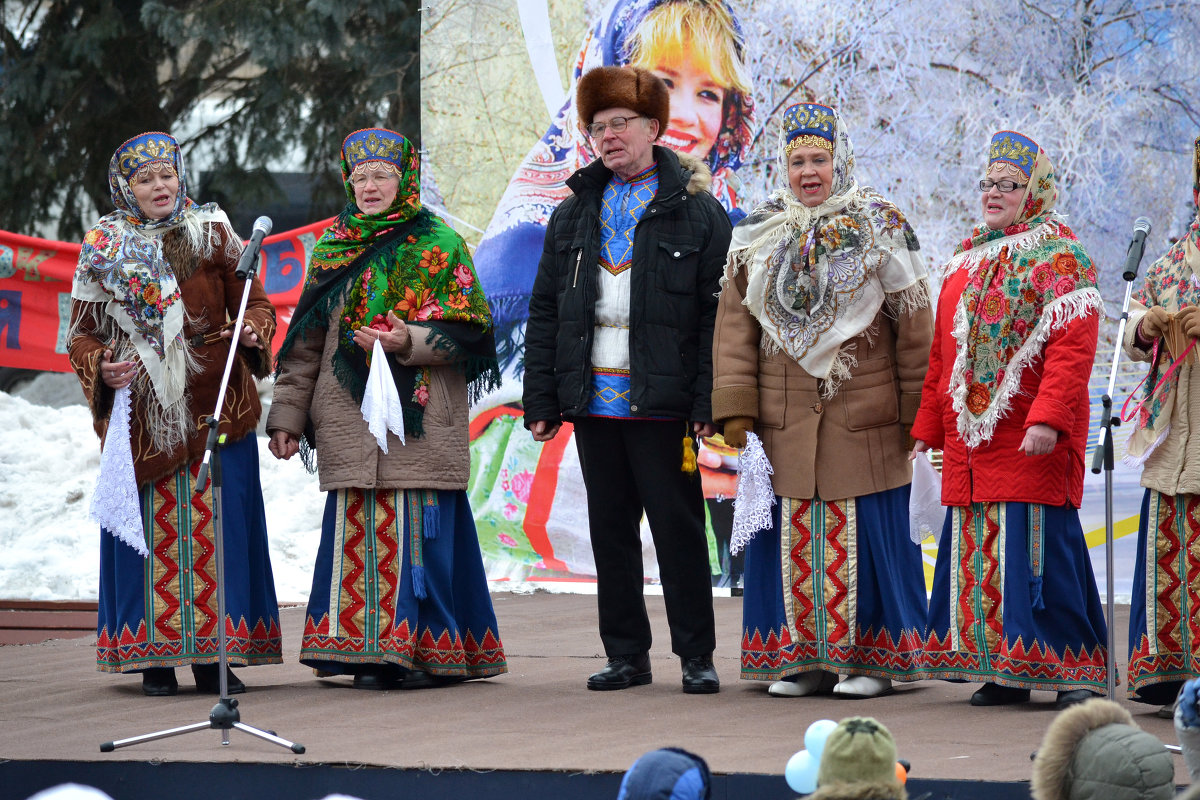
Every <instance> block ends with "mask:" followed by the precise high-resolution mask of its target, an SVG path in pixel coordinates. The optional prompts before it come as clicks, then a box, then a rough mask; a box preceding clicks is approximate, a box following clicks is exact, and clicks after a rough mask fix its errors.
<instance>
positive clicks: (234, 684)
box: [192, 664, 246, 694]
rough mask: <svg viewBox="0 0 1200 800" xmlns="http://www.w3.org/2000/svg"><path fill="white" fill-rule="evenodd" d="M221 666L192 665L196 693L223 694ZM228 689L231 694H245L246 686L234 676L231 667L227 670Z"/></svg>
mask: <svg viewBox="0 0 1200 800" xmlns="http://www.w3.org/2000/svg"><path fill="white" fill-rule="evenodd" d="M220 667H221V665H220V664H192V677H193V678H195V679H196V691H197V692H200V694H220V693H221V673H220V671H219V670H220ZM225 682H226V689H227V690H228V692H229V693H230V694H245V693H246V684H244V683H242V682H241V680H240V679H239V678H238V677H237V676H236V675H234V674H233V670H232V669H230V668H229V667H226V668H225Z"/></svg>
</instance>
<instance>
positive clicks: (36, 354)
mask: <svg viewBox="0 0 1200 800" xmlns="http://www.w3.org/2000/svg"><path fill="white" fill-rule="evenodd" d="M332 221H333V220H332V219H327V220H322V221H321V222H314V223H313V224H311V225H308V226H305V227H303V228H297V229H296V230H291V231H287V232H286V233H280V234H276V235H274V236H268V237H267V238H266V239H264V240H263V246H262V253H261V254H260V255H259V262H258V265H259V267H258V268H259V272H258V275H259V278H260V279H261V280H262V282H263V287H264V288H265V289H266V291H267V294H268V295H270V297H271V302H273V303H274V304H275V308H276V311H277V313H278V317H279V327H278V328H277V329H276V333H275V345H276V346H278V345H279V343H280V342H282V341H283V337H284V335H285V334H286V333H287V326H288V323H289V322H290V321H291V318H292V309H294V308H295V306H296V301H297V300H298V299H299V297H300V285H301V283H303V281H304V269H305V266H306V265H307V264H308V257H309V255H310V254H311V253H312V250H313V246H314V245H315V244H316V243H317V239H318V238H319V237H320V235H321V231H323V230H324V229H325V228H326V227H327V226H328V225H329V224H330V223H331V222H332ZM79 249H80V246H79V245H78V244H75V243H72V242H54V241H50V240H48V239H35V238H34V237H32V236H21V235H20V234H16V233H8V232H7V231H0V367H19V368H22V369H36V370H44V371H53V372H70V371H71V365H70V364H69V363H68V361H67V340H66V332H67V328H68V326H69V325H70V324H71V277H72V276H73V275H74V274H75V263H76V262H77V261H78V260H79Z"/></svg>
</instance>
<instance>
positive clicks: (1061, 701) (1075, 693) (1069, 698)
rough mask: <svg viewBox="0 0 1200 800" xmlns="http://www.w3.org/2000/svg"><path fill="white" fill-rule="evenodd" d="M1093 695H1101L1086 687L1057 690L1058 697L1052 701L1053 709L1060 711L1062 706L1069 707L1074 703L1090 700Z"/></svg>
mask: <svg viewBox="0 0 1200 800" xmlns="http://www.w3.org/2000/svg"><path fill="white" fill-rule="evenodd" d="M1093 697H1101V695H1099V694H1096V693H1095V692H1089V691H1088V690H1087V689H1073V690H1071V691H1069V692H1059V693H1058V699H1057V700H1055V701H1054V709H1055V710H1056V711H1062V710H1063V709H1064V708H1070V707H1071V706H1073V705H1075V704H1076V703H1082V702H1084V701H1086V700H1091V699H1092V698H1093Z"/></svg>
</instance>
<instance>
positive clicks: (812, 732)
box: [804, 719, 837, 763]
mask: <svg viewBox="0 0 1200 800" xmlns="http://www.w3.org/2000/svg"><path fill="white" fill-rule="evenodd" d="M836 727H837V723H836V722H834V721H833V720H831V719H819V720H817V721H816V722H814V723H813V724H812V725H809V726H808V730H806V731H805V732H804V747H805V748H806V749H807V750H808V752H810V753H812V756H813V758H814V759H816V761H817V763H820V761H821V754H822V753H824V752H825V740H826V739H828V738H829V734H831V733H833V730H834V728H836Z"/></svg>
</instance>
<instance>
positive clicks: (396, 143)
mask: <svg viewBox="0 0 1200 800" xmlns="http://www.w3.org/2000/svg"><path fill="white" fill-rule="evenodd" d="M341 161H342V178H343V181H344V185H345V189H346V197H347V199H348V201H349V202H348V203H347V205H346V207H345V209H343V211H342V213H341V214H340V215H339V216H338V218H337V220H336V221H335V222H334V224H333V225H331V226H330V227H329V228H327V229H326V230H325V232H324V233H323V234H322V236H321V239H320V240H319V241H318V242H317V246H316V248H315V249H314V251H313V255H312V260H311V262H310V264H309V267H308V272H307V274H306V276H305V279H304V290H303V292H302V293H301V296H300V301H299V303H298V304H297V306H296V312H295V314H293V316H292V321H291V325H290V327H289V329H288V333H287V337H286V338H285V339H284V342H283V345H282V346H281V347H280V349H279V355H278V357H277V359H276V369H278V368H279V365H281V364H282V363H283V362H284V360H285V359H286V358H287V355H288V353H290V352H291V349H292V346H293V345H294V344H295V342H296V341H297V339H298V337H303V336H307V335H309V333H310V332H312V331H314V330H316V329H320V328H325V327H327V326H328V325H329V324H331V322H332V321H331V319H330V316H331V314H332V312H333V310H334V309H336V308H338V307H339V306H341V313H340V315H339V317H338V320H337V325H338V347H337V352H336V353H335V354H334V356H333V368H334V374H335V376H336V377H337V380H338V383H340V384H341V385H342V386H343V387H345V388H346V390H347V391H349V392H350V394H351V395H352V396H353V397H354V399H355V400H356V401H357V402H361V401H362V397H363V390H364V387H365V384H366V378H367V375H368V373H369V371H370V354H369V353H368V352H367V351H365V350H363V349H362V348H361V347H359V346H358V345H356V344H355V343H354V332H355V331H357V330H358V329H359V328H361V327H369V326H370V325H371V324H372V323H375V324H380V323H381V322H382V321H383V320H386V317H387V312H388V311H394V312H395V314H396V316H397V317H399V318H400V319H402V320H404V321H405V322H407V323H410V324H413V325H414V326H415V327H414V328H413V329H412V333H413V335H414V336H419V335H421V331H422V329H424V330H426V331H428V333H427V334H426V335H427V339H426V342H427V343H432V344H433V345H434V346H435V347H436V348H437V349H440V350H445V351H448V352H449V353H451V354H452V356H453V357H452V359H451V360H452V361H453V362H454V363H455V364H456V365H457V366H459V368H460V369H462V370H463V372H464V373H465V375H466V378H467V382H468V384H469V387H470V391H471V398H472V400H474V399H477V398H478V396H479V395H481V394H483V393H484V392H486V391H489V390H490V389H492V388H494V387H495V386H497V385H498V384H499V380H500V373H499V368H498V366H497V363H496V352H495V343H494V339H493V336H492V320H491V315H490V313H489V311H488V305H487V300H486V299H485V297H484V295H483V291H482V289H481V288H480V286H479V278H478V276H477V275H476V274H475V268H474V266H473V264H472V262H471V255H470V253H469V252H468V250H467V245H466V243H465V242H464V241H463V239H462V237H461V236H459V235H458V234H457V233H456V232H455V231H454V230H453V229H452V228H450V226H448V225H447V224H446V223H444V222H443V221H442V220H441V219H440V218H439V217H437V216H436V215H434V214H433V213H431V212H430V211H429V210H428V209H426V208H425V207H424V206H422V205H421V200H420V170H419V161H418V156H417V153H416V150H415V149H414V148H413V146H412V144H411V143H410V142H409V141H408V140H407V139H405V138H404V137H403V136H401V135H400V134H398V133H395V132H394V131H389V130H386V129H384V128H368V129H365V130H361V131H355V132H354V133H352V134H350V135H349V136H347V137H346V140H345V142H343V144H342V159H341ZM364 162H381V163H382V164H384V165H390V168H391V169H393V170H394V171H396V172H398V173H399V176H400V181H399V187H398V190H397V192H396V197H395V199H394V200H393V201H392V203H391V205H389V206H388V208H387V209H385V210H384V211H383V212H381V213H378V214H367V213H365V212H363V211H362V210H361V209H359V207H358V205H357V204H356V202H355V199H354V187H353V185H352V183H351V177H352V174H353V172H354V168H355V167H357V166H358V165H360V164H362V163H364ZM388 363H389V366H390V367H391V371H392V375H393V377H394V378H395V380H396V386H397V389H398V391H399V393H400V402H401V404H402V405H403V407H404V427H405V430H406V431H408V432H409V433H410V434H411V435H413V436H421V435H422V434H423V432H424V428H423V424H422V420H423V417H424V410H425V405H426V404H427V403H428V401H429V378H430V374H429V368H428V367H405V366H403V365H401V364H399V363H398V362H397V361H396V360H395V358H394V356H392V355H391V354H389V355H388ZM306 438H307V439H308V444H310V445H311V444H312V440H311V437H308V436H307V435H306ZM306 463H310V462H309V460H307V459H306Z"/></svg>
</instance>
